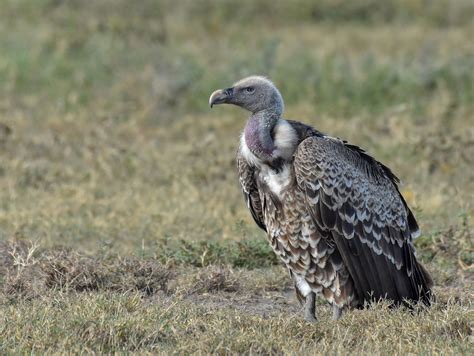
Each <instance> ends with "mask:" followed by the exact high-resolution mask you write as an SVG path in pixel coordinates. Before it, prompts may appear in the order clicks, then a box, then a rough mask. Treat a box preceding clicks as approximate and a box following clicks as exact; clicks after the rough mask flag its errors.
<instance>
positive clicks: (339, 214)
mask: <svg viewBox="0 0 474 356" xmlns="http://www.w3.org/2000/svg"><path fill="white" fill-rule="evenodd" d="M217 104H233V105H237V106H239V107H241V108H243V109H246V110H247V111H249V112H250V117H249V118H248V120H247V124H246V125H245V128H244V130H243V133H242V135H241V137H240V147H239V150H238V153H237V168H238V174H239V181H240V184H241V187H242V191H243V194H244V197H245V201H246V203H247V207H248V209H249V210H250V213H251V214H252V217H253V219H254V220H255V222H256V223H257V225H258V226H259V227H260V228H261V229H263V230H264V231H265V232H266V233H267V235H268V240H269V242H270V245H271V247H272V249H273V250H274V252H275V253H276V254H277V255H278V256H279V257H280V259H281V260H282V261H283V263H284V264H285V265H286V267H287V268H288V271H289V273H290V276H291V278H292V279H293V282H294V284H295V291H296V296H297V298H298V300H299V301H300V303H301V304H302V305H303V312H304V318H305V319H306V320H308V321H310V322H313V321H316V306H315V298H316V295H319V296H321V297H323V298H324V299H325V300H326V301H328V302H329V303H330V304H331V305H332V308H333V318H334V319H335V320H337V319H339V318H340V317H341V315H342V313H343V312H344V311H345V310H348V309H353V308H363V307H365V306H366V305H369V304H370V302H372V301H377V300H380V299H386V300H389V301H391V302H392V303H391V304H392V305H395V306H396V305H408V306H412V305H413V304H415V303H418V302H422V303H424V304H425V305H427V306H429V305H430V301H431V299H432V297H433V296H432V291H431V289H432V286H433V281H432V279H431V277H430V275H429V273H428V272H427V270H426V269H425V268H424V267H423V266H422V265H421V264H420V263H419V262H418V261H417V258H416V254H415V248H414V245H413V239H414V238H416V237H417V236H418V235H419V234H420V230H419V228H418V224H417V222H416V220H415V217H414V216H413V213H412V212H411V210H410V209H409V207H408V205H407V203H406V201H405V200H404V199H403V196H402V195H401V194H400V191H399V189H398V183H399V179H398V178H397V177H396V176H395V174H394V173H392V171H391V170H390V169H389V168H388V167H387V166H385V165H383V164H382V163H380V162H379V161H377V160H376V159H374V158H373V157H371V156H370V155H369V154H367V153H366V152H365V151H364V150H363V149H361V148H359V147H358V146H355V145H352V144H349V143H348V142H346V141H343V140H341V139H339V138H335V137H331V136H328V135H326V134H324V133H322V132H320V131H318V130H316V129H314V128H313V127H311V126H309V125H306V124H304V123H301V122H298V121H293V120H287V119H284V118H283V117H282V114H283V109H284V104H283V98H282V96H281V94H280V92H279V91H278V89H277V88H276V87H275V85H274V84H273V83H272V82H271V81H270V80H269V79H267V78H265V77H262V76H251V77H247V78H244V79H242V80H240V81H238V82H236V83H235V84H234V85H232V86H231V87H229V88H226V89H219V90H216V91H214V92H213V93H212V94H211V96H210V98H209V105H210V107H211V108H212V107H213V106H214V105H217Z"/></svg>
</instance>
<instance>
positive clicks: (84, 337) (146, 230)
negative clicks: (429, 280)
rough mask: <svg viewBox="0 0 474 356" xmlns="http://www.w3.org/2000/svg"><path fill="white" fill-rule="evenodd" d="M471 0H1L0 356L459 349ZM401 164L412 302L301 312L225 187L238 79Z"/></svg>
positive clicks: (466, 273) (472, 177) (235, 130)
mask: <svg viewBox="0 0 474 356" xmlns="http://www.w3.org/2000/svg"><path fill="white" fill-rule="evenodd" d="M473 16H474V6H473V5H472V2H471V1H467V0H466V1H465V0H459V1H455V2H454V1H448V0H438V1H431V2H427V1H421V0H404V1H385V2H379V1H375V0H356V1H352V2H350V3H347V2H344V1H339V0H337V1H330V0H324V1H320V2H317V3H316V4H314V3H313V2H312V1H307V0H298V1H294V2H289V1H288V2H286V1H276V2H275V1H269V0H259V1H241V2H239V3H238V4H236V3H235V2H234V1H226V0H222V1H180V2H172V1H166V0H161V1H159V0H156V1H152V0H146V1H141V2H130V1H126V0H117V1H111V0H108V1H101V2H86V1H78V0H70V1H65V0H41V1H32V0H5V1H3V3H2V8H1V10H0V48H1V52H0V93H1V94H0V155H1V160H0V205H1V209H0V320H1V322H0V353H12V354H15V353H19V352H21V353H29V352H35V351H36V352H60V353H61V352H67V351H82V350H86V351H101V352H115V351H136V352H157V351H162V352H173V351H174V352H178V353H190V352H197V353H209V352H216V353H221V354H223V353H237V352H247V353H276V354H281V353H297V352H305V353H320V354H323V353H327V352H330V353H335V352H338V353H348V352H352V353H384V354H385V353H390V354H396V353H403V354H406V353H416V354H420V353H423V354H426V353H443V354H444V353H448V354H459V353H465V354H472V353H473V351H474V348H473V342H474V340H473V335H472V327H473V322H472V320H473V304H472V303H473V302H472V301H473V297H474V295H473V294H474V287H473V259H474V257H473V256H474V247H473V230H474V229H473V223H472V220H473V218H474V207H473V192H474V170H473V169H472V167H473V166H474V125H473V124H474V45H473V40H472V33H473V32H474V24H473V22H472V18H473ZM250 74H263V75H267V76H269V77H270V78H271V79H273V80H274V82H275V83H276V85H277V86H278V87H279V88H280V90H281V92H282V94H283V97H284V99H285V102H286V111H285V117H287V118H291V119H297V120H301V121H304V122H306V123H309V124H311V125H314V126H315V127H317V128H318V129H319V130H321V131H323V132H326V133H328V134H331V135H334V136H339V137H341V138H344V139H347V140H349V141H350V142H351V143H353V144H357V145H359V146H361V147H363V148H365V149H366V150H367V151H368V152H369V153H371V154H373V155H374V156H375V157H376V158H378V159H379V160H381V161H383V162H384V163H385V164H387V165H388V166H390V167H391V168H392V169H393V171H394V172H395V173H396V174H397V175H398V176H399V177H400V178H401V180H402V186H401V191H402V194H403V195H404V197H405V198H406V200H407V201H408V203H409V205H410V206H411V207H412V208H413V210H414V213H415V215H416V217H417V219H418V221H419V225H420V227H421V229H422V236H421V237H420V238H419V239H417V240H416V243H415V244H416V247H417V251H418V256H419V258H420V260H421V261H422V262H423V264H424V265H425V266H426V267H427V269H428V270H429V271H430V272H431V273H432V275H433V277H434V280H435V284H436V287H435V294H436V296H437V301H436V302H435V303H434V305H433V307H432V308H430V309H426V310H425V309H423V308H418V309H416V310H415V311H409V310H407V309H403V308H400V309H389V308H388V305H387V304H384V303H378V304H375V305H372V306H371V307H370V308H368V309H366V310H358V311H353V312H349V313H347V314H346V315H345V316H344V317H343V318H342V319H341V320H339V321H337V322H335V321H332V320H331V318H330V314H331V311H330V308H329V306H328V305H327V304H325V303H324V301H322V300H320V301H318V312H319V315H318V318H319V321H318V323H316V324H309V323H307V322H305V321H304V320H303V319H302V313H301V307H300V306H299V305H298V303H297V301H296V299H295V297H294V295H293V289H292V284H291V282H290V280H289V276H288V273H287V272H286V271H285V269H284V267H283V266H282V265H281V264H280V263H279V261H278V260H277V259H276V258H275V256H274V255H273V253H272V251H271V249H270V247H269V246H268V243H267V241H266V238H265V235H264V233H263V232H262V231H261V230H259V229H258V227H256V226H255V224H254V223H253V221H252V218H251V216H250V214H249V213H248V211H247V209H246V207H245V204H244V202H243V198H242V196H241V193H240V191H239V186H238V179H237V175H236V169H235V151H236V149H237V144H238V137H239V134H240V131H241V130H242V128H243V125H244V123H245V117H246V114H245V113H244V112H242V111H241V110H239V109H238V108H233V107H216V108H214V109H212V110H210V109H209V108H208V104H207V100H208V97H209V94H210V93H211V92H212V91H213V90H215V89H217V88H222V87H227V86H229V85H231V84H232V82H233V81H235V80H237V79H240V78H241V77H243V76H245V75H250Z"/></svg>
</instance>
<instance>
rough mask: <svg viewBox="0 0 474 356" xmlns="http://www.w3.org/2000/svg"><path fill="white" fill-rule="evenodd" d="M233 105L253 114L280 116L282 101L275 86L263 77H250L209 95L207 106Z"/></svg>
mask: <svg viewBox="0 0 474 356" xmlns="http://www.w3.org/2000/svg"><path fill="white" fill-rule="evenodd" d="M217 104H233V105H237V106H240V107H241V108H244V109H246V110H248V111H250V112H252V113H253V114H256V113H258V112H267V113H271V114H276V115H278V116H280V115H281V114H282V113H283V108H284V105H283V99H282V97H281V94H280V92H279V91H278V89H277V88H276V87H275V85H274V84H273V83H272V82H271V81H270V80H268V79H267V78H265V77H260V76H251V77H247V78H244V79H241V80H239V81H238V82H236V83H234V85H232V86H231V87H230V88H226V89H218V90H216V91H214V92H213V93H212V94H211V97H210V98H209V106H210V107H211V108H212V106H213V105H217Z"/></svg>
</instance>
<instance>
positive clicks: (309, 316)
mask: <svg viewBox="0 0 474 356" xmlns="http://www.w3.org/2000/svg"><path fill="white" fill-rule="evenodd" d="M304 318H305V320H306V321H309V322H310V323H314V322H316V293H314V292H311V293H309V294H308V295H307V296H306V301H305V303H304Z"/></svg>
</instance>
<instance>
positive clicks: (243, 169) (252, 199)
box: [237, 152, 267, 231]
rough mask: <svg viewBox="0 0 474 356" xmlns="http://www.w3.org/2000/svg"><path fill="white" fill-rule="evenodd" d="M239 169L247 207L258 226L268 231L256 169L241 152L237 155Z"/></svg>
mask: <svg viewBox="0 0 474 356" xmlns="http://www.w3.org/2000/svg"><path fill="white" fill-rule="evenodd" d="M237 169H238V172H239V181H240V186H241V187H242V193H243V194H244V198H245V202H246V204H247V207H248V208H249V210H250V213H251V214H252V217H253V219H254V220H255V222H256V223H257V225H258V226H259V227H260V228H261V229H263V230H265V231H267V229H266V226H265V222H264V218H263V209H262V203H261V201H260V195H259V192H258V187H257V183H256V180H255V168H254V167H252V166H250V165H249V164H248V163H247V161H246V160H245V158H244V157H242V155H241V154H240V152H239V153H238V154H237Z"/></svg>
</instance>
